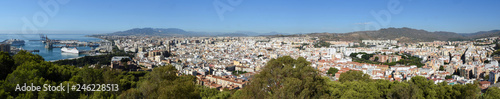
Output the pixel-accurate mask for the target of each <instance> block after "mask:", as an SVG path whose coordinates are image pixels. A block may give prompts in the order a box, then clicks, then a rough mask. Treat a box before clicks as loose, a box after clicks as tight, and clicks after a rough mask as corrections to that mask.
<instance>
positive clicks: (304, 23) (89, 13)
mask: <svg viewBox="0 0 500 99" xmlns="http://www.w3.org/2000/svg"><path fill="white" fill-rule="evenodd" d="M64 1H66V2H64ZM238 1H241V2H238ZM39 2H41V3H39ZM39 2H32V1H3V2H2V4H3V5H2V6H0V12H2V13H3V14H4V15H2V16H1V17H0V20H1V21H2V22H3V24H2V25H0V27H2V28H0V32H1V33H19V32H22V30H23V28H24V29H25V30H27V31H28V33H32V32H31V31H30V30H31V29H32V28H29V27H28V28H25V27H27V26H26V24H28V23H31V24H32V25H33V27H34V28H35V29H36V30H38V32H45V33H47V32H49V33H50V32H54V33H61V32H63V33H64V32H71V33H109V32H115V31H124V30H128V29H132V28H143V27H152V28H180V29H184V30H187V31H200V32H237V31H251V32H258V33H269V32H280V33H314V32H330V33H346V32H352V31H362V30H375V29H379V28H388V27H410V28H416V29H424V30H428V31H450V32H457V33H473V32H478V31H488V30H494V29H498V28H497V27H499V26H500V24H499V23H500V20H497V19H496V18H497V17H500V14H498V13H495V11H498V10H500V7H497V6H494V4H498V2H499V1H494V0H490V1H483V2H474V1H466V0H444V1H430V0H425V1H415V0H386V1H341V0H334V1H330V0H328V1H326V0H325V1H315V2H303V1H299V0H296V1H256V0H251V1H250V0H234V1H233V2H228V1H226V0H207V1H198V2H191V1H183V0H169V1H160V0H154V1H149V2H141V1H119V2H120V3H117V2H118V1H97V0H93V1H76V0H54V1H51V0H49V1H39ZM44 2H48V3H44ZM46 5H50V6H48V9H44V8H47V7H46ZM54 5H55V6H57V7H55V6H54ZM217 7H223V8H220V9H218V10H217V9H216V8H217ZM14 9H15V10H14ZM229 10H232V11H229ZM218 11H219V12H218ZM35 16H38V17H37V19H38V20H33V17H35ZM44 16H45V17H44ZM387 16H390V17H387ZM45 19H46V20H45ZM36 21H39V22H36Z"/></svg>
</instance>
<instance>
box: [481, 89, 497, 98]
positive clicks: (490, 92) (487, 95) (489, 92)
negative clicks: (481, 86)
mask: <svg viewBox="0 0 500 99" xmlns="http://www.w3.org/2000/svg"><path fill="white" fill-rule="evenodd" d="M483 98H484V99H500V89H499V88H498V87H490V88H488V89H487V90H486V93H484V95H483Z"/></svg>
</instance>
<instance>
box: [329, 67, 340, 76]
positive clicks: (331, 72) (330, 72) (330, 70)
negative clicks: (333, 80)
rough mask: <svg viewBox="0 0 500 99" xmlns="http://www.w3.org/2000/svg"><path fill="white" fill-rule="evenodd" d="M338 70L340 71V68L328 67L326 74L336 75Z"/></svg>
mask: <svg viewBox="0 0 500 99" xmlns="http://www.w3.org/2000/svg"><path fill="white" fill-rule="evenodd" d="M338 71H339V69H337V68H333V67H330V69H328V71H327V72H326V74H330V75H333V76H335V73H337V72H338Z"/></svg>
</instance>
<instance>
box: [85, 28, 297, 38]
mask: <svg viewBox="0 0 500 99" xmlns="http://www.w3.org/2000/svg"><path fill="white" fill-rule="evenodd" d="M277 34H283V35H289V34H287V33H278V32H271V33H256V32H246V31H237V32H231V33H224V32H193V31H185V30H182V29H179V28H166V29H164V28H134V29H130V30H126V31H118V32H113V33H107V34H95V35H91V36H102V35H106V36H113V35H115V36H132V35H136V36H145V35H149V36H175V37H183V36H195V37H199V36H231V37H241V36H264V35H277Z"/></svg>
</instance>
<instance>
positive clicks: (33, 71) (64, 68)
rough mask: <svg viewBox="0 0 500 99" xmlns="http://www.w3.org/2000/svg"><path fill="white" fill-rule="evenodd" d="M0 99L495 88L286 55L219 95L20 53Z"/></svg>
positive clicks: (446, 95) (9, 63) (440, 92)
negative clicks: (333, 69) (336, 76)
mask: <svg viewBox="0 0 500 99" xmlns="http://www.w3.org/2000/svg"><path fill="white" fill-rule="evenodd" d="M0 67H1V69H0V73H1V75H0V78H1V79H0V99H11V98H20V99H36V98H46V99H47V98H63V99H67V98H71V99H77V98H84V99H86V98H93V99H117V98H119V99H122V98H132V99H143V98H144V99H150V98H151V99H158V98H160V99H164V98H172V99H186V98H187V99H200V98H203V99H206V98H210V99H212V98H216V99H228V98H230V99H267V98H278V99H296V98H300V99H304V98H307V99H309V98H313V99H318V98H321V99H331V98H334V99H335V98H345V99H374V98H398V99H409V98H412V99H413V98H438V99H473V98H484V99H499V98H500V89H499V88H497V87H491V88H488V90H486V92H485V93H482V92H481V91H480V89H479V84H478V83H473V84H466V85H461V84H455V85H448V84H447V83H445V82H442V83H439V84H434V82H433V81H432V80H428V79H427V78H424V77H421V76H417V77H412V79H411V80H409V81H403V82H391V81H388V80H371V79H370V76H369V75H367V74H363V72H361V71H348V72H346V73H342V74H340V80H339V81H331V80H330V79H329V78H327V77H323V76H321V75H319V72H318V71H317V70H315V69H314V68H312V67H311V66H310V63H309V62H307V61H306V60H305V59H304V58H302V57H300V58H298V59H293V58H291V57H289V56H285V57H280V58H277V59H271V60H270V61H269V62H268V63H267V64H266V66H265V67H264V69H262V71H260V73H258V74H256V75H254V77H253V78H251V80H250V83H248V85H246V86H245V87H243V88H242V89H239V90H230V91H228V90H225V91H219V90H217V89H213V88H208V87H204V86H200V85H197V84H196V77H195V76H190V75H184V76H177V73H176V72H177V70H176V69H175V68H174V67H173V66H171V65H167V66H160V67H157V68H155V69H154V70H153V71H151V72H148V71H138V72H129V71H121V70H112V69H109V68H88V67H82V68H78V67H75V66H70V65H59V64H55V63H52V62H47V61H44V59H43V58H42V57H41V56H39V55H34V54H31V53H29V52H26V51H21V52H19V53H18V54H16V55H14V56H10V55H9V54H7V53H5V52H0ZM24 83H27V84H28V85H30V84H31V83H33V85H36V86H41V85H43V84H50V85H58V84H60V83H64V84H70V85H75V84H81V85H83V84H117V85H118V86H116V87H118V89H119V90H116V91H69V93H68V92H66V91H64V92H61V91H15V89H16V86H17V84H20V85H23V84H24Z"/></svg>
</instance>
